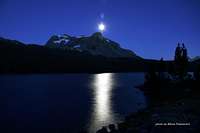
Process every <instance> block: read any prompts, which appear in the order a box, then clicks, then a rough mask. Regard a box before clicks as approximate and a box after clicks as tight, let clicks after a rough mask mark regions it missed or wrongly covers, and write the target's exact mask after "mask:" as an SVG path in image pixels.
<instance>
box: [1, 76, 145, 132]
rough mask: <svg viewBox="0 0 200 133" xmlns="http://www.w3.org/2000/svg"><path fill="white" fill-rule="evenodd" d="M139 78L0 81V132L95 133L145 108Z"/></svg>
mask: <svg viewBox="0 0 200 133" xmlns="http://www.w3.org/2000/svg"><path fill="white" fill-rule="evenodd" d="M143 82H144V73H103V74H44V75H43V74H33V75H1V76H0V105H1V107H0V130H1V131H0V132H3V131H4V132H5V131H7V132H12V133H15V132H19V133H25V132H26V133H36V132H37V133H44V132H52V133H55V132H56V133H76V132H79V131H81V130H83V129H84V130H87V131H88V132H90V133H93V132H95V131H96V130H97V129H99V128H101V127H102V126H105V125H108V124H111V123H117V122H120V121H122V120H123V118H124V117H125V116H126V115H128V114H129V113H131V112H136V111H138V110H139V109H142V108H144V107H145V106H146V103H145V97H144V95H143V93H142V92H140V91H139V90H137V89H136V88H135V87H134V86H136V85H139V84H142V83H143Z"/></svg>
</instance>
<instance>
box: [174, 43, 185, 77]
mask: <svg viewBox="0 0 200 133" xmlns="http://www.w3.org/2000/svg"><path fill="white" fill-rule="evenodd" d="M187 66H188V53H187V49H186V47H185V45H184V43H183V44H182V47H180V44H179V43H178V46H177V47H176V51H175V70H176V75H177V76H178V77H179V78H180V79H183V78H184V76H186V74H187Z"/></svg>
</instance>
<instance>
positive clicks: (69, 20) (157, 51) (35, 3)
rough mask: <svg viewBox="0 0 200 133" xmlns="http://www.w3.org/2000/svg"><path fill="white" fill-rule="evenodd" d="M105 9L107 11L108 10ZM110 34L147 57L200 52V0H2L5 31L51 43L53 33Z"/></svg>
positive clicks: (0, 21) (0, 32) (1, 32)
mask: <svg viewBox="0 0 200 133" xmlns="http://www.w3.org/2000/svg"><path fill="white" fill-rule="evenodd" d="M102 14H104V17H103V15H102ZM101 21H102V22H104V23H105V24H106V31H105V32H104V35H105V36H106V37H108V38H110V39H111V40H114V41H116V42H119V43H120V44H121V46H122V47H124V48H128V49H131V50H133V51H134V52H135V53H136V54H138V55H139V56H142V57H144V58H153V59H159V58H161V57H164V58H165V59H172V58H173V52H174V49H175V47H176V43H177V42H184V43H185V44H186V46H187V48H188V50H189V56H191V57H194V56H197V55H200V0H0V36H1V37H4V38H9V39H16V40H19V41H22V42H25V43H34V44H41V45H43V44H45V43H46V41H47V40H48V39H49V37H50V36H51V35H53V34H62V33H66V34H69V35H73V36H77V35H91V34H92V33H94V32H96V31H98V29H97V25H98V23H100V22H101Z"/></svg>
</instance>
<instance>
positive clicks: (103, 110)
mask: <svg viewBox="0 0 200 133" xmlns="http://www.w3.org/2000/svg"><path fill="white" fill-rule="evenodd" d="M114 85H115V82H114V74H112V73H104V74H95V75H94V82H93V84H92V86H91V89H92V92H93V107H92V116H91V120H90V127H89V132H90V133H92V132H93V133H94V132H95V131H96V129H98V128H100V127H102V126H106V125H108V124H111V123H113V122H116V119H117V115H116V114H115V112H113V109H112V107H113V103H112V94H113V93H112V91H113V89H114Z"/></svg>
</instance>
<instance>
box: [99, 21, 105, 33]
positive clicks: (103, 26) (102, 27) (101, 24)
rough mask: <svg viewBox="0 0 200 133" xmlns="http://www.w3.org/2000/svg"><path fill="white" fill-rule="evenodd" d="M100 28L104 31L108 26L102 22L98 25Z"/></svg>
mask: <svg viewBox="0 0 200 133" xmlns="http://www.w3.org/2000/svg"><path fill="white" fill-rule="evenodd" d="M98 28H99V30H100V31H101V32H103V31H105V29H106V26H105V24H103V23H100V24H99V25H98Z"/></svg>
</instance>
